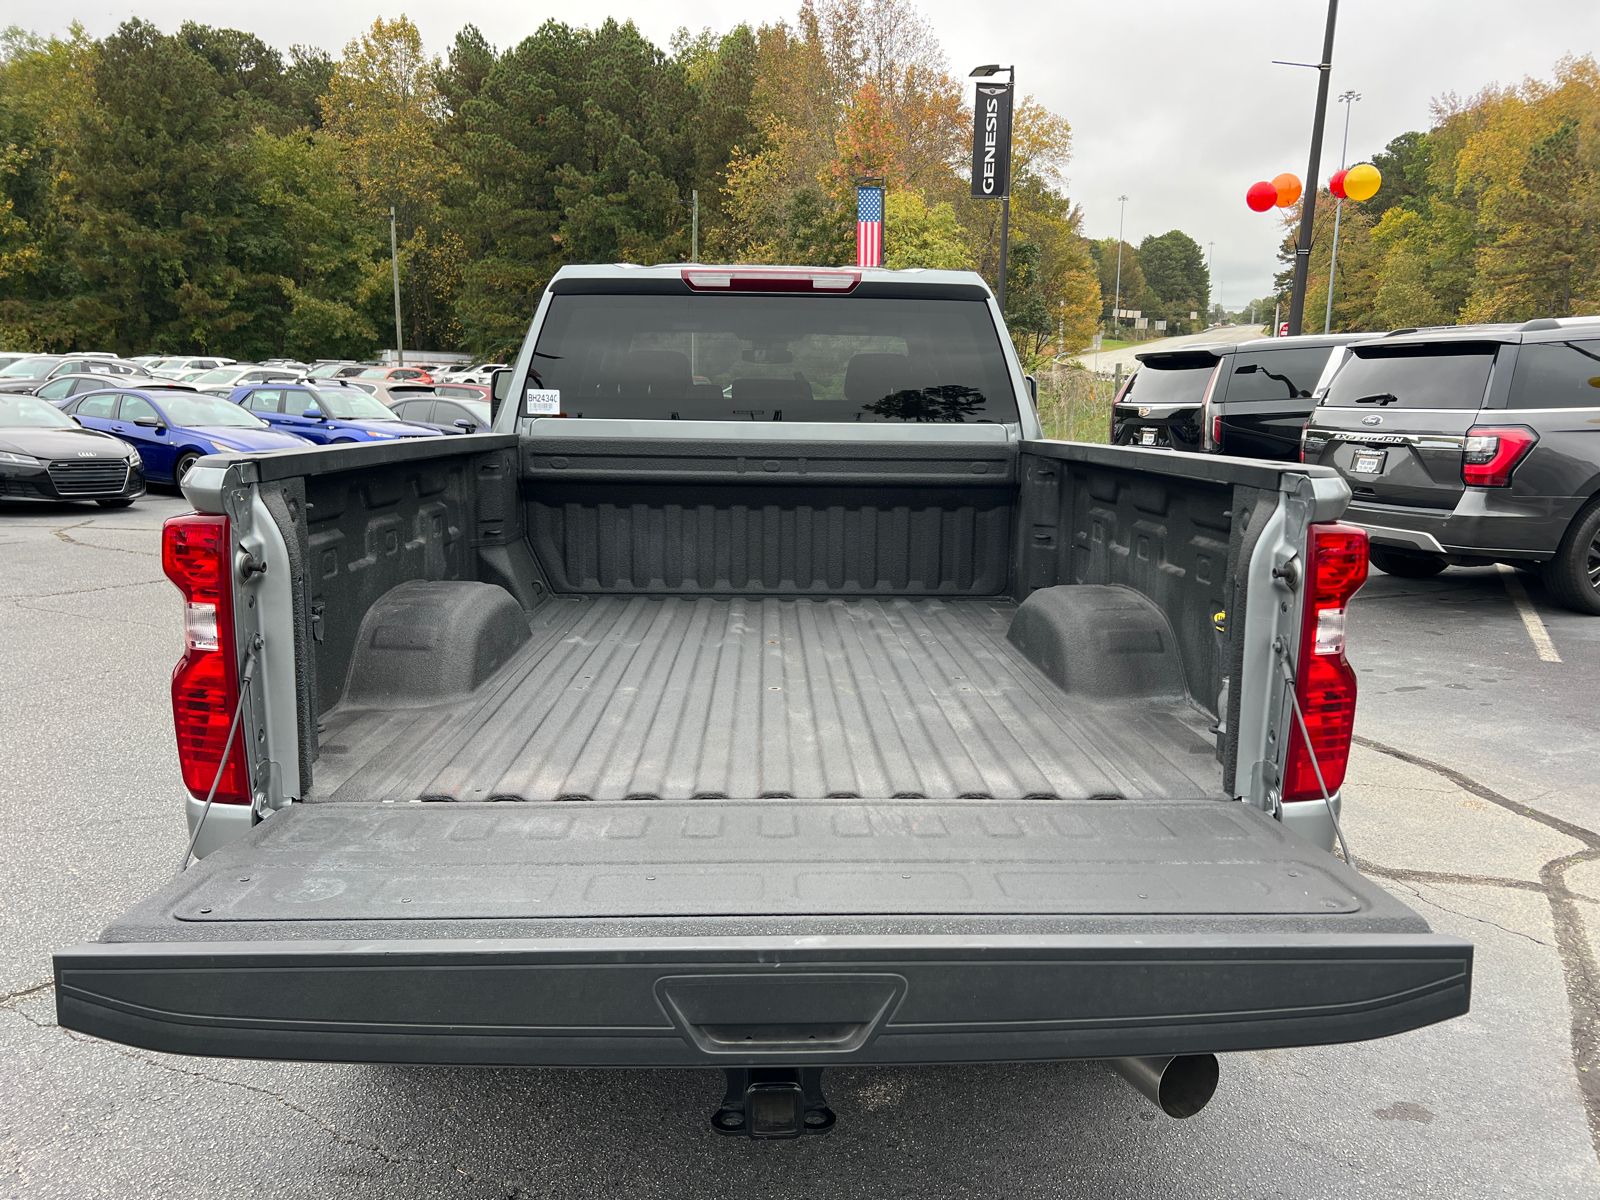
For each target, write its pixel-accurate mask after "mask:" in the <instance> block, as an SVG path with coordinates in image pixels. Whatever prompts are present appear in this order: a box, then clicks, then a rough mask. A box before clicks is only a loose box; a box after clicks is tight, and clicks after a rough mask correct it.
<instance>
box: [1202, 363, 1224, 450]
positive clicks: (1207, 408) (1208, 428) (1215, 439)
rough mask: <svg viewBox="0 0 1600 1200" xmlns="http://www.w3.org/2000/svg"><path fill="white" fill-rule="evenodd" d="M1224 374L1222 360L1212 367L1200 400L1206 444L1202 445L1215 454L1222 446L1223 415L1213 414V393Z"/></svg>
mask: <svg viewBox="0 0 1600 1200" xmlns="http://www.w3.org/2000/svg"><path fill="white" fill-rule="evenodd" d="M1221 374H1222V362H1221V360H1218V362H1217V365H1216V366H1214V367H1212V368H1211V378H1210V379H1208V380H1206V394H1205V396H1203V397H1202V398H1201V400H1200V429H1201V436H1202V437H1203V439H1204V444H1203V446H1202V447H1201V448H1202V449H1204V450H1205V451H1207V452H1208V453H1211V454H1215V453H1216V452H1217V451H1218V449H1220V447H1221V446H1222V417H1221V415H1220V414H1219V415H1217V416H1212V415H1211V393H1212V392H1214V391H1216V390H1217V379H1218V377H1219V376H1221Z"/></svg>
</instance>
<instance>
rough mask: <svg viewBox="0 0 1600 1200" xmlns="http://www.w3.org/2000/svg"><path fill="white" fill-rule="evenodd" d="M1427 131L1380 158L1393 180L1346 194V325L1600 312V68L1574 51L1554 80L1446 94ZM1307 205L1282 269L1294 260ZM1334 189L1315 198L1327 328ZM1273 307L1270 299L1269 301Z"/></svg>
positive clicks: (1403, 138)
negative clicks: (1360, 196) (1464, 95)
mask: <svg viewBox="0 0 1600 1200" xmlns="http://www.w3.org/2000/svg"><path fill="white" fill-rule="evenodd" d="M1433 115H1434V121H1433V124H1432V126H1431V127H1430V128H1429V129H1427V130H1426V131H1415V130H1414V131H1411V132H1408V133H1403V134H1401V135H1400V136H1399V137H1397V138H1395V139H1393V140H1392V141H1390V142H1389V144H1388V145H1387V146H1386V147H1385V148H1384V150H1383V152H1382V153H1380V154H1376V155H1374V156H1373V159H1372V162H1373V164H1374V165H1375V166H1376V167H1377V168H1378V169H1379V171H1381V172H1382V174H1383V186H1382V187H1381V188H1380V189H1379V191H1378V193H1377V195H1375V196H1374V197H1373V198H1372V199H1371V200H1368V201H1366V202H1364V203H1354V202H1351V201H1346V202H1345V203H1344V209H1343V213H1342V217H1341V220H1340V229H1339V255H1338V262H1337V265H1336V267H1335V268H1334V269H1335V271H1336V272H1337V279H1336V282H1335V287H1334V293H1333V322H1332V327H1333V329H1334V330H1336V331H1345V330H1351V331H1354V330H1367V329H1374V330H1376V329H1400V328H1406V327H1410V326H1426V325H1453V324H1458V323H1468V322H1476V321H1524V320H1530V319H1532V318H1535V317H1565V316H1581V315H1586V314H1593V313H1596V312H1600V67H1597V65H1596V62H1595V59H1594V57H1593V56H1592V55H1585V56H1583V57H1573V58H1566V59H1563V60H1562V61H1561V62H1559V63H1558V64H1557V65H1556V68H1555V71H1554V73H1553V77H1552V78H1551V79H1549V80H1537V79H1529V80H1526V81H1524V82H1523V83H1521V84H1518V85H1515V86H1511V87H1493V88H1489V89H1486V90H1485V91H1483V92H1481V93H1479V94H1478V95H1477V96H1474V97H1472V98H1471V99H1469V100H1462V99H1460V98H1458V97H1455V96H1446V97H1444V98H1442V99H1440V100H1438V101H1436V102H1435V104H1434V113H1433ZM1298 220H1299V217H1298V214H1297V211H1296V212H1295V214H1294V215H1292V216H1291V217H1290V218H1289V220H1287V221H1286V231H1285V238H1284V244H1283V249H1282V251H1281V253H1280V259H1281V261H1282V262H1283V264H1284V270H1283V272H1282V273H1281V274H1280V275H1279V276H1278V277H1277V281H1276V282H1277V286H1278V288H1279V290H1280V292H1281V294H1282V295H1284V296H1287V295H1288V286H1289V282H1290V278H1291V275H1292V271H1293V264H1294V234H1295V230H1296V228H1297V226H1298ZM1332 248H1333V197H1331V196H1330V195H1328V193H1327V192H1326V191H1324V192H1323V193H1322V195H1321V196H1319V197H1318V200H1317V222H1316V231H1315V236H1314V239H1313V244H1312V252H1311V270H1310V284H1309V287H1308V289H1307V295H1306V332H1308V333H1310V332H1321V330H1322V326H1323V321H1324V317H1325V314H1326V309H1327V299H1328V277H1329V264H1330V260H1331V259H1332ZM1267 308H1268V316H1269V317H1270V308H1271V302H1270V301H1268V302H1267ZM1285 311H1287V307H1285Z"/></svg>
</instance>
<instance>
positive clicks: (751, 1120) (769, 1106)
mask: <svg viewBox="0 0 1600 1200" xmlns="http://www.w3.org/2000/svg"><path fill="white" fill-rule="evenodd" d="M723 1075H724V1076H725V1077H726V1079H727V1088H726V1090H725V1091H724V1093H723V1096H722V1103H721V1104H719V1105H718V1106H717V1111H716V1112H714V1113H712V1114H711V1128H712V1129H714V1130H715V1131H716V1132H718V1133H721V1134H726V1135H728V1136H729V1137H738V1136H740V1135H743V1136H745V1137H749V1138H755V1139H757V1140H762V1141H765V1140H771V1139H777V1138H797V1137H799V1136H800V1135H801V1134H805V1133H827V1132H828V1130H830V1129H832V1128H833V1125H834V1122H835V1121H836V1120H838V1118H837V1117H836V1116H835V1115H834V1112H833V1109H831V1108H829V1107H828V1101H827V1099H826V1098H825V1097H824V1096H823V1094H822V1068H821V1067H725V1068H724V1069H723Z"/></svg>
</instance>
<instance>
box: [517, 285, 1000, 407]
mask: <svg viewBox="0 0 1600 1200" xmlns="http://www.w3.org/2000/svg"><path fill="white" fill-rule="evenodd" d="M528 387H530V388H543V389H547V390H555V391H559V392H560V393H561V396H560V405H561V410H562V411H563V412H565V413H566V414H567V415H568V416H573V417H591V418H593V417H611V418H634V419H656V420H667V419H672V418H678V419H681V420H685V421H850V422H857V421H859V422H862V423H870V422H904V423H927V422H939V423H964V422H985V423H995V422H1011V421H1016V420H1017V419H1018V417H1017V402H1016V398H1015V396H1014V395H1013V394H1012V391H1011V378H1010V374H1009V372H1008V370H1007V367H1006V359H1005V355H1004V353H1003V351H1002V350H1001V347H1000V335H999V334H998V333H997V332H996V330H995V327H994V322H993V320H991V319H990V316H989V309H988V306H987V305H986V304H984V303H983V302H982V301H976V300H924V299H911V298H907V299H898V298H886V297H859V296H825V297H819V296H790V295H782V294H765V295H748V294H747V295H737V296H707V295H642V296H641V295H625V296H605V295H558V296H555V297H553V298H552V299H551V302H550V310H549V313H548V315H547V317H546V319H545V322H544V326H543V328H542V329H541V330H540V332H539V342H538V346H537V348H536V349H535V351H534V356H533V365H532V369H531V370H530V371H529V374H528Z"/></svg>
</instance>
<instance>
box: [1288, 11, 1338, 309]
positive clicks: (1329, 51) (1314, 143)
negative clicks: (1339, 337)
mask: <svg viewBox="0 0 1600 1200" xmlns="http://www.w3.org/2000/svg"><path fill="white" fill-rule="evenodd" d="M1338 20H1339V0H1328V27H1327V30H1326V32H1324V34H1323V37H1322V61H1321V62H1315V63H1277V60H1274V63H1276V65H1279V66H1285V67H1313V68H1315V69H1316V71H1317V73H1318V75H1317V115H1316V117H1315V118H1314V119H1313V121H1312V124H1311V165H1310V166H1308V167H1307V168H1306V189H1305V195H1304V198H1303V199H1302V200H1301V201H1300V237H1299V240H1298V242H1297V243H1296V245H1295V249H1294V288H1293V290H1292V291H1291V292H1290V293H1289V336H1290V337H1296V336H1298V335H1299V333H1300V322H1301V318H1302V317H1303V316H1304V315H1305V308H1306V279H1307V277H1308V276H1309V274H1310V271H1311V231H1312V227H1313V223H1314V222H1315V220H1316V212H1317V174H1318V172H1320V171H1321V169H1322V125H1323V122H1324V121H1326V120H1327V119H1328V76H1329V75H1330V74H1331V73H1332V71H1333V32H1334V28H1335V26H1336V25H1337V24H1338Z"/></svg>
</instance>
